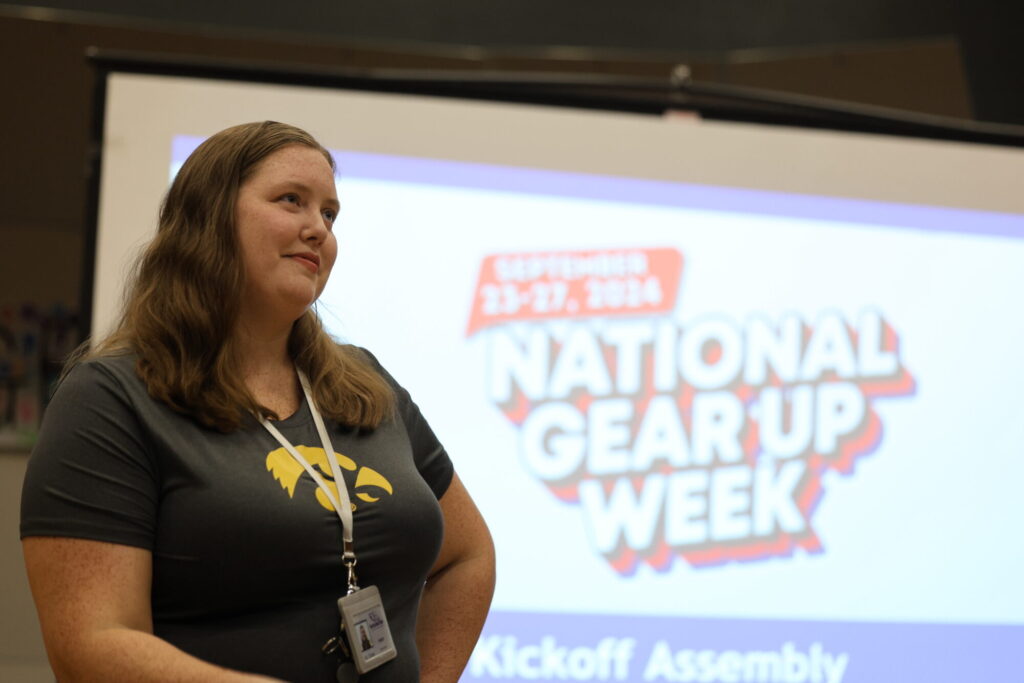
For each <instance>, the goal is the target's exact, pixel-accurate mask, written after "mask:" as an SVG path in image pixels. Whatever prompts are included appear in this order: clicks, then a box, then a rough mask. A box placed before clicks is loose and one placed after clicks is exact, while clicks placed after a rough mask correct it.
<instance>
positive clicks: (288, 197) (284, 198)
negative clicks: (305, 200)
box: [281, 193, 299, 204]
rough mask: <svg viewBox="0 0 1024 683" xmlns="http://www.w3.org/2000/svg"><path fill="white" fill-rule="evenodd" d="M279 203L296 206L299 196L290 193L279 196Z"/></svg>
mask: <svg viewBox="0 0 1024 683" xmlns="http://www.w3.org/2000/svg"><path fill="white" fill-rule="evenodd" d="M281 201H283V202H288V203H289V204H298V203H299V195H297V194H292V193H289V194H286V195H282V196H281Z"/></svg>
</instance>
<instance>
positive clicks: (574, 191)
mask: <svg viewBox="0 0 1024 683" xmlns="http://www.w3.org/2000/svg"><path fill="white" fill-rule="evenodd" d="M200 142H202V138H198V137H194V136H177V137H175V138H174V140H173V143H172V161H173V162H175V163H180V162H182V161H184V160H185V159H186V158H187V157H188V155H189V154H191V153H192V151H193V150H194V149H195V148H196V147H197V146H198V145H199V143H200ZM334 156H335V159H336V160H337V162H338V170H339V173H340V175H341V176H342V177H343V178H344V177H346V176H347V177H353V178H362V179H368V180H387V181H392V182H406V183H416V184H423V185H440V186H448V187H462V188H469V189H479V190H489V191H500V192H518V193H524V194H534V195H546V196H559V197H579V198H583V199H592V200H601V201H611V202H628V203H634V204H650V205H655V206H669V207H680V208H688V209H704V210H709V211H730V212H737V213H754V214H760V215H767V216H784V217H790V218H807V219H812V220H824V221H840V222H850V223H861V224H868V225H878V226H887V227H900V228H911V229H920V230H934V231H940V232H955V233H971V234H978V235H992V236H1000V237H1015V238H1021V237H1024V216H1021V215H1017V214H1009V213H997V212H993V211H969V210H964V209H952V208H939V207H932V206H915V205H909V204H897V203H892V202H875V201H863V200H853V199H839V198H833V197H819V196H815V195H799V194H786V193H781V192H764V191H759V190H741V189H736V188H729V187H717V186H713V185H694V184H688V183H671V182H664V181H655V180H641V179H636V178H619V177H613V176H599V175H586V174H582V173H564V172H559V171H543V170H537V169H528V168H515V167H509V166H493V165H488V164H471V163H464V162H454V161H440V160H435V159H415V158H411V157H400V156H389V155H383V154H363V153H356V152H344V151H334Z"/></svg>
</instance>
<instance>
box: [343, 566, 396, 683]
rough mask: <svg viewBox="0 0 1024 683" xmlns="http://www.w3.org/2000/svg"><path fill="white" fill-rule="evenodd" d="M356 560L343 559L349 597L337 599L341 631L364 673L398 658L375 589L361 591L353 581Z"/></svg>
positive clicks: (361, 671) (357, 664) (356, 662)
mask: <svg viewBox="0 0 1024 683" xmlns="http://www.w3.org/2000/svg"><path fill="white" fill-rule="evenodd" d="M355 564H356V563H355V558H354V557H353V558H351V559H349V558H346V559H345V566H346V567H348V594H347V595H345V596H344V597H342V598H338V612H339V614H340V615H341V630H342V632H343V633H344V634H345V637H346V638H345V639H346V640H347V641H348V647H349V652H350V653H351V655H352V661H353V662H354V663H355V666H356V671H358V672H359V673H360V674H364V673H366V672H367V671H372V670H374V669H376V668H377V667H378V666H380V665H381V664H385V663H387V662H390V661H391V660H392V659H394V658H395V657H396V656H397V655H398V650H396V649H395V643H394V641H393V640H392V639H391V628H390V627H389V626H388V618H387V615H386V614H385V613H384V603H383V602H381V598H380V591H379V590H377V587H376V586H367V587H366V588H360V587H359V585H358V583H357V582H356V572H355Z"/></svg>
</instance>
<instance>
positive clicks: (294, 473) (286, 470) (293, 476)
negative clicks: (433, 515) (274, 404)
mask: <svg viewBox="0 0 1024 683" xmlns="http://www.w3.org/2000/svg"><path fill="white" fill-rule="evenodd" d="M295 450H297V451H298V452H299V454H300V455H302V457H303V458H305V459H306V461H307V462H308V463H309V464H310V465H312V466H313V467H315V468H316V469H317V471H318V473H319V474H320V476H322V477H323V479H324V482H325V483H326V484H327V487H328V488H330V489H331V493H332V494H333V495H334V496H335V498H337V496H338V487H337V484H336V483H335V481H334V477H332V476H331V465H330V463H329V462H327V454H326V453H325V452H324V449H322V448H311V447H309V446H296V447H295ZM334 455H335V456H336V457H337V458H338V466H339V467H341V469H343V470H348V471H349V472H356V471H357V470H358V472H357V473H356V485H355V486H354V487H353V489H354V491H353V493H355V497H356V498H358V499H359V500H361V501H363V502H365V503H376V502H377V501H378V500H380V492H381V491H384V492H386V493H387V494H388V495H390V494H392V493H393V491H392V489H391V482H389V481H388V480H387V479H385V478H384V476H383V475H381V474H380V473H379V472H377V471H375V470H373V469H370V468H369V467H359V466H358V465H357V464H356V461H355V460H353V459H352V458H349V457H348V456H345V455H342V454H341V453H335V454H334ZM267 471H268V472H270V473H271V474H273V475H274V479H276V480H277V481H279V482H280V483H281V488H283V489H285V490H286V491H288V497H289V498H292V497H294V496H295V485H296V484H297V483H298V481H299V477H301V476H302V475H303V473H304V472H305V471H306V470H305V469H304V468H303V467H302V465H300V464H299V463H298V461H296V460H295V458H293V457H292V456H291V453H289V452H288V451H287V450H285V449H284V448H278V449H277V450H274V451H271V452H270V453H268V454H267ZM316 500H317V502H318V503H320V505H322V506H324V507H325V508H327V509H328V510H330V511H331V512H334V506H333V505H331V501H330V500H328V498H327V495H326V494H325V493H324V491H323V489H321V488H320V487H319V486H317V487H316ZM355 509H356V504H355V502H353V503H352V510H353V511H355Z"/></svg>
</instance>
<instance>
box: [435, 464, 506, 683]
mask: <svg viewBox="0 0 1024 683" xmlns="http://www.w3.org/2000/svg"><path fill="white" fill-rule="evenodd" d="M441 511H442V512H443V513H444V542H443V543H442V545H441V554H440V555H439V556H438V558H437V562H436V563H435V564H434V567H433V569H431V571H430V576H429V577H428V578H427V585H426V588H425V589H424V591H423V599H422V601H421V602H420V615H419V621H418V622H417V624H416V644H417V646H418V648H419V651H420V681H421V683H454V682H455V681H458V680H459V676H460V675H461V674H462V670H463V668H465V666H466V662H468V661H469V656H470V654H472V652H473V647H474V646H475V645H476V640H477V638H478V637H479V635H480V629H482V628H483V625H484V619H486V617H487V609H488V608H489V607H490V604H491V596H492V595H493V594H494V544H493V542H492V541H491V534H490V532H489V531H488V530H487V525H486V524H485V523H484V520H483V517H481V516H480V511H479V510H477V508H476V505H475V504H474V503H473V499H472V498H470V497H469V493H468V492H467V491H466V488H465V487H464V486H463V485H462V482H461V481H460V480H459V477H458V475H453V478H452V482H451V484H450V485H449V486H448V490H447V491H446V492H445V494H444V495H443V496H442V497H441Z"/></svg>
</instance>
